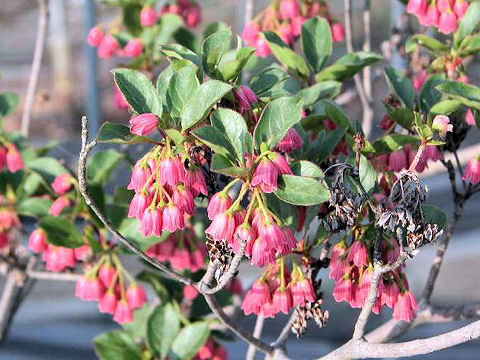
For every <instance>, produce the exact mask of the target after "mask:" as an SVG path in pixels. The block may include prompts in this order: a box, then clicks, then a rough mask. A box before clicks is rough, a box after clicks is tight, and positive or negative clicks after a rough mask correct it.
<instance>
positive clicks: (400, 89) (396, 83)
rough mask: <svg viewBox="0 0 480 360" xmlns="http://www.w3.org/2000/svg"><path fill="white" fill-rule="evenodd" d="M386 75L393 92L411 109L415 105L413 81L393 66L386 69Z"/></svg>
mask: <svg viewBox="0 0 480 360" xmlns="http://www.w3.org/2000/svg"><path fill="white" fill-rule="evenodd" d="M385 77H386V79H387V83H388V87H389V88H390V90H391V91H392V93H393V94H394V95H395V96H396V97H397V98H398V99H399V100H400V101H401V102H402V103H403V104H404V105H405V106H406V107H408V108H409V109H411V110H413V108H414V106H415V90H414V89H413V85H412V81H411V80H410V79H409V78H407V77H405V76H403V75H402V73H401V72H400V71H398V70H396V69H394V68H392V67H387V68H386V69H385Z"/></svg>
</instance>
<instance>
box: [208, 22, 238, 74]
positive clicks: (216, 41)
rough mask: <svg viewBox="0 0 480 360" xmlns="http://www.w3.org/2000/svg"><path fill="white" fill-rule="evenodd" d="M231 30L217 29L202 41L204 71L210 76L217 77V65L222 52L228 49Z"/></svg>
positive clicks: (230, 40)
mask: <svg viewBox="0 0 480 360" xmlns="http://www.w3.org/2000/svg"><path fill="white" fill-rule="evenodd" d="M231 42H232V31H231V30H230V29H227V30H222V31H217V32H214V33H212V34H211V35H209V36H208V37H207V38H206V39H205V40H204V41H203V43H202V64H203V69H204V71H205V72H206V73H207V74H208V75H209V76H210V77H212V78H219V77H220V76H221V75H220V74H219V72H218V65H219V64H220V60H221V59H222V56H223V54H224V53H225V52H226V51H227V50H229V49H230V45H231Z"/></svg>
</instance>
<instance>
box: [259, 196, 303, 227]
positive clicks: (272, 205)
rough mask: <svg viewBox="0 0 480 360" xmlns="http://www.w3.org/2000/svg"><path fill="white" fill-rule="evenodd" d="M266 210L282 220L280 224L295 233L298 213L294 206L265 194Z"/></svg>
mask: <svg viewBox="0 0 480 360" xmlns="http://www.w3.org/2000/svg"><path fill="white" fill-rule="evenodd" d="M266 197H267V205H268V209H269V210H272V211H273V213H274V214H275V215H276V216H278V217H279V218H280V219H282V222H283V223H284V224H285V225H286V226H288V227H290V228H291V229H292V230H295V231H296V228H297V222H298V212H297V209H296V208H295V206H293V205H292V204H288V203H286V202H284V201H281V200H280V199H279V198H278V197H276V196H275V195H274V194H266Z"/></svg>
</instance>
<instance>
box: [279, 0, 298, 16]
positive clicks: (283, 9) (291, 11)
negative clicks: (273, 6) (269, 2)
mask: <svg viewBox="0 0 480 360" xmlns="http://www.w3.org/2000/svg"><path fill="white" fill-rule="evenodd" d="M299 14H300V7H299V6H298V3H297V1H296V0H281V1H280V17H281V18H282V19H283V20H288V19H293V18H295V17H297V16H298V15H299Z"/></svg>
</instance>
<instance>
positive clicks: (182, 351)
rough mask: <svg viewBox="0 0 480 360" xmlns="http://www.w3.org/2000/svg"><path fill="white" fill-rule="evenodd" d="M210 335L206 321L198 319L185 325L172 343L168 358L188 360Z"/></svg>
mask: <svg viewBox="0 0 480 360" xmlns="http://www.w3.org/2000/svg"><path fill="white" fill-rule="evenodd" d="M209 335H210V328H209V326H208V322H206V321H198V322H194V323H192V324H190V325H187V326H185V327H184V328H183V329H182V330H181V331H180V333H179V334H178V335H177V336H176V338H175V340H174V341H173V343H172V347H171V350H170V354H169V356H168V358H169V359H172V360H190V359H191V358H192V357H193V356H194V355H195V354H196V353H197V352H198V350H199V349H200V348H201V347H202V345H203V344H204V343H205V342H206V341H207V339H208V337H209Z"/></svg>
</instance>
